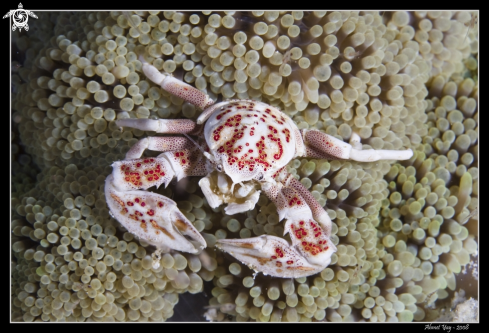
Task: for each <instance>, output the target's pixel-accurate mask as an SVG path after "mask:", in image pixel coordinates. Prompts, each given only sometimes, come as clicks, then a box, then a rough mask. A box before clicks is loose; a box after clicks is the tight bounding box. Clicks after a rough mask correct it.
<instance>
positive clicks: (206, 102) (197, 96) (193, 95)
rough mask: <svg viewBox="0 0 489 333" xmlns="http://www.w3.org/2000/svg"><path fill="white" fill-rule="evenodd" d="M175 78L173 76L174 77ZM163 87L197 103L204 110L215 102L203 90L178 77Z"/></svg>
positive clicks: (171, 92)
mask: <svg viewBox="0 0 489 333" xmlns="http://www.w3.org/2000/svg"><path fill="white" fill-rule="evenodd" d="M172 79H173V78H172ZM163 89H165V90H166V91H168V92H169V93H170V94H172V95H175V96H178V97H180V98H181V99H183V100H185V101H188V102H189V103H191V104H194V105H196V106H197V107H199V108H200V109H202V110H205V109H206V108H208V107H209V106H211V105H212V104H214V102H213V101H212V100H211V99H210V98H209V96H207V95H206V94H205V93H203V92H202V91H200V90H198V89H196V88H194V87H192V86H190V85H188V84H186V83H184V82H181V81H178V80H176V79H173V80H171V81H170V82H169V83H166V84H164V86H163Z"/></svg>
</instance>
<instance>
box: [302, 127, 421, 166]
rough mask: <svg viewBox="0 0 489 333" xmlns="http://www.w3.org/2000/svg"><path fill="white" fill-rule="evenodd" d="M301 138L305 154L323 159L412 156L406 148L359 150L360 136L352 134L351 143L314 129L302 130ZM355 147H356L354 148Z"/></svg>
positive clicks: (404, 158)
mask: <svg viewBox="0 0 489 333" xmlns="http://www.w3.org/2000/svg"><path fill="white" fill-rule="evenodd" d="M301 133H302V138H303V140H304V143H305V145H306V156H308V157H315V158H325V159H351V160H354V161H358V162H373V161H378V160H407V159H410V158H411V157H412V156H413V151H412V150H411V149H407V150H376V149H367V150H361V149H358V148H360V146H361V145H360V137H359V136H358V135H356V134H355V135H354V137H353V140H351V143H352V144H348V143H346V142H343V141H341V140H338V139H337V138H335V137H333V136H331V135H328V134H326V133H323V132H320V131H316V130H310V131H309V130H302V131H301ZM355 147H356V148H357V149H356V148H355Z"/></svg>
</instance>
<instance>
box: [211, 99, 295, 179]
mask: <svg viewBox="0 0 489 333" xmlns="http://www.w3.org/2000/svg"><path fill="white" fill-rule="evenodd" d="M298 133H299V132H298V129H297V126H296V125H295V124H294V122H293V121H292V120H291V119H290V118H289V117H288V116H287V115H286V114H284V113H282V112H280V111H279V110H278V109H276V108H274V107H272V106H270V105H268V104H265V103H262V102H256V101H251V100H235V101H229V102H225V103H220V106H219V105H218V108H216V110H215V111H214V112H213V113H212V114H211V116H210V117H209V118H208V119H207V122H206V123H205V127H204V137H205V139H206V142H207V145H208V147H209V149H210V151H211V153H212V154H213V156H214V157H215V160H216V161H217V163H220V164H221V165H222V168H223V172H225V173H226V174H227V175H228V176H229V177H230V178H231V179H232V181H233V183H240V182H243V181H248V180H251V179H256V180H259V181H261V180H265V181H273V178H274V177H273V175H274V174H275V173H276V172H277V171H279V170H280V169H282V168H283V167H284V166H286V165H287V163H289V162H290V161H291V160H292V159H293V158H294V157H295V156H298V155H299V156H300V155H302V154H303V150H304V149H303V142H302V138H300V133H299V135H297V134H298ZM296 147H299V151H298V149H296ZM300 148H302V149H300Z"/></svg>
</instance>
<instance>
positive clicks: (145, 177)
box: [121, 158, 165, 187]
mask: <svg viewBox="0 0 489 333" xmlns="http://www.w3.org/2000/svg"><path fill="white" fill-rule="evenodd" d="M122 163H123V164H122V165H121V172H122V173H123V174H124V180H125V181H127V182H129V183H131V184H132V185H133V186H135V187H141V186H143V182H144V183H145V186H148V187H149V186H152V185H155V184H156V183H157V182H158V180H160V179H161V178H162V177H164V176H165V172H164V171H163V170H162V167H161V164H160V163H158V162H156V163H155V159H154V158H146V159H138V160H132V161H123V162H122ZM152 182H154V184H152Z"/></svg>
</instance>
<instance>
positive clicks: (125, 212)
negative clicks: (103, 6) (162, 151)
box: [105, 174, 206, 253]
mask: <svg viewBox="0 0 489 333" xmlns="http://www.w3.org/2000/svg"><path fill="white" fill-rule="evenodd" d="M105 198H106V200H107V205H108V206H109V209H110V212H111V214H112V216H113V217H114V218H115V219H117V220H118V221H119V222H120V223H121V224H122V225H123V226H124V227H125V228H126V229H127V230H128V231H129V232H130V233H131V234H133V235H136V236H137V237H139V238H140V239H144V240H145V241H146V242H148V243H149V244H152V245H154V246H156V247H157V248H159V249H161V248H165V247H169V248H171V249H174V250H178V251H184V252H189V253H198V252H200V251H201V250H202V249H204V248H205V247H206V242H205V239H204V238H203V237H202V235H201V234H200V233H199V232H198V231H197V229H195V227H194V226H193V225H192V223H191V222H190V221H189V220H188V219H187V218H186V217H185V215H183V214H182V212H180V210H179V209H178V208H177V205H176V204H175V202H174V201H173V200H171V199H169V198H167V197H165V196H163V195H161V194H158V193H153V192H142V191H134V190H133V191H120V190H118V189H117V187H116V185H115V184H114V176H113V175H112V174H110V175H109V176H108V177H107V179H106V181H105Z"/></svg>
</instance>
